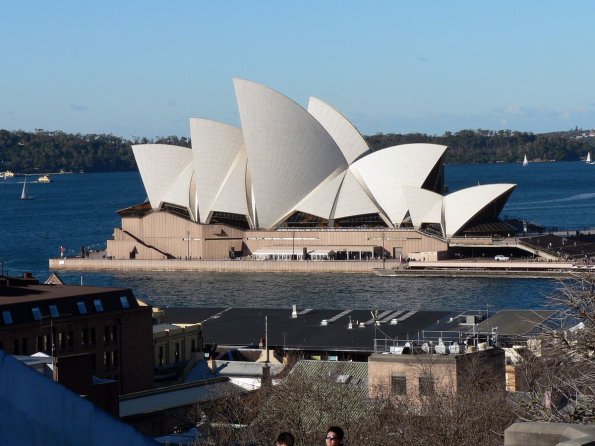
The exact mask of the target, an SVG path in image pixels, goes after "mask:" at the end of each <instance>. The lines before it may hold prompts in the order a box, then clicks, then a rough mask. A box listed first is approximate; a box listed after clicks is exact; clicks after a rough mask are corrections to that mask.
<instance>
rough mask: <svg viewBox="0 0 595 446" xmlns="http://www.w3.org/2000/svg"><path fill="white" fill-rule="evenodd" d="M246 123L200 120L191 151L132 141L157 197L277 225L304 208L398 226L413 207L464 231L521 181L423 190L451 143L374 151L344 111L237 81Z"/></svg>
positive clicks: (203, 215) (207, 212)
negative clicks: (374, 216)
mask: <svg viewBox="0 0 595 446" xmlns="http://www.w3.org/2000/svg"><path fill="white" fill-rule="evenodd" d="M234 87H235V90H236V96H237V101H238V107H239V111H240V119H241V122H242V128H241V129H239V128H235V127H232V126H230V125H227V124H223V123H219V122H215V121H211V120H206V119H197V118H192V119H191V120H190V129H191V137H192V149H188V148H186V147H178V146H171V145H164V144H143V145H134V146H133V147H132V149H133V152H134V156H135V158H136V162H137V165H138V168H139V171H140V174H141V177H142V180H143V183H144V185H145V189H146V191H147V195H148V197H149V201H150V203H151V207H153V208H159V207H160V206H161V205H162V203H163V202H168V203H172V204H176V205H178V206H182V207H184V208H187V209H188V210H189V212H190V213H191V215H192V218H193V219H195V220H196V221H199V222H201V223H209V221H210V218H211V216H212V213H213V212H215V211H219V212H230V213H235V214H243V215H246V216H247V218H248V220H249V223H250V225H251V227H260V228H267V229H269V228H274V227H275V226H277V225H279V224H280V223H282V222H283V220H284V219H285V218H287V217H288V216H290V215H291V214H292V213H293V212H295V211H301V212H306V213H308V214H312V215H316V216H319V217H321V218H324V219H328V220H335V219H342V218H346V217H351V216H357V215H364V214H374V213H378V214H379V215H380V216H381V218H382V219H383V220H384V221H385V222H386V223H387V224H389V225H393V226H398V225H399V224H400V223H401V222H402V221H403V219H404V218H405V216H406V215H407V213H409V215H410V218H411V222H412V223H413V224H414V226H417V227H419V226H420V225H422V224H423V223H436V224H440V225H441V227H442V230H443V233H444V234H445V235H446V236H452V235H455V234H457V232H459V231H460V230H461V229H462V228H463V227H464V226H465V225H467V224H468V223H469V221H470V220H471V219H472V218H473V217H474V216H475V215H477V213H479V212H481V211H482V210H483V209H484V208H486V206H489V205H490V204H491V203H492V202H493V201H494V200H497V199H498V198H500V197H502V195H503V194H507V193H509V192H510V191H512V189H513V188H514V187H515V185H513V184H493V185H484V186H477V187H472V188H469V189H464V190H461V191H458V192H455V193H452V194H450V195H448V196H446V197H443V196H441V195H440V194H436V193H434V192H430V191H427V190H424V189H422V188H421V187H422V185H423V184H424V183H425V182H426V180H427V178H428V175H430V173H431V172H432V171H433V170H434V168H435V166H436V165H437V163H440V162H441V159H442V157H443V156H444V153H445V151H446V147H445V146H441V145H435V144H405V145H400V146H394V147H388V148H386V149H382V150H378V151H376V152H371V151H370V150H369V147H368V145H367V143H366V141H365V140H364V138H363V137H362V135H361V134H360V133H359V132H358V130H357V129H356V128H355V127H354V126H353V125H352V124H351V123H350V122H349V121H348V120H347V119H346V118H345V117H344V116H343V115H342V114H341V113H339V112H338V111H337V110H335V109H334V108H333V107H331V106H329V105H328V104H325V103H324V102H323V101H321V100H319V99H316V98H310V102H309V105H308V111H306V110H305V109H304V108H302V107H301V106H299V105H298V104H296V103H295V102H293V101H292V100H290V99H288V98H287V97H285V96H283V95H282V94H280V93H278V92H276V91H274V90H271V89H270V88H267V87H265V86H263V85H260V84H257V83H255V82H251V81H246V80H242V79H234Z"/></svg>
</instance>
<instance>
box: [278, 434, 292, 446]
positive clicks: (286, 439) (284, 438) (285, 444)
mask: <svg viewBox="0 0 595 446" xmlns="http://www.w3.org/2000/svg"><path fill="white" fill-rule="evenodd" d="M293 442H294V439H293V435H291V434H290V433H289V432H281V433H280V434H279V436H277V441H276V442H275V446H293Z"/></svg>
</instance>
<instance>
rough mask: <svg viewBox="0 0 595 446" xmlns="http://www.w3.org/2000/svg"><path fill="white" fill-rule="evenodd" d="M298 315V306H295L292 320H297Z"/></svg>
mask: <svg viewBox="0 0 595 446" xmlns="http://www.w3.org/2000/svg"><path fill="white" fill-rule="evenodd" d="M297 317H298V314H297V305H296V304H293V311H292V312H291V318H292V319H297Z"/></svg>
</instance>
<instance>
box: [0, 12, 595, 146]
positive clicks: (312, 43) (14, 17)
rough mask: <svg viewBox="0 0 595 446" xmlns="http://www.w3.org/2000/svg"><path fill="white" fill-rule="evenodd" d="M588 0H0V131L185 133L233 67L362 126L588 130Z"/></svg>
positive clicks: (230, 119)
mask: <svg viewBox="0 0 595 446" xmlns="http://www.w3.org/2000/svg"><path fill="white" fill-rule="evenodd" d="M594 17H595V2H593V1H587V0H585V1H578V0H577V1H572V2H563V1H550V0H539V1H533V0H527V1H518V0H514V1H512V0H511V1H507V0H502V1H497V2H496V1H491V2H488V1H471V0H469V1H453V0H449V1H438V0H436V1H415V2H414V1H397V0H387V1H363V0H362V1H351V0H340V1H339V0H326V1H323V0H316V1H309V0H302V1H281V0H276V1H273V0H270V1H269V0H262V1H257V0H252V1H250V0H244V1H225V0H219V1H199V0H192V1H186V0H180V1H164V0H163V1H151V0H143V1H140V0H137V1H126V0H118V1H112V0H102V1H96V2H91V1H82V0H78V1H61V0H54V1H42V0H39V1H32V0H22V1H12V0H0V61H1V64H0V128H4V129H9V130H16V129H23V130H34V129H38V128H40V129H45V130H63V131H66V132H81V133H113V134H115V135H119V136H124V137H132V136H147V137H155V136H166V135H179V136H188V133H189V130H188V118H190V117H201V118H209V119H214V120H217V121H223V122H226V123H229V124H233V125H239V115H238V111H237V106H236V103H235V94H234V90H233V84H232V78H233V77H241V78H245V79H249V80H253V81H256V82H259V83H262V84H264V85H267V86H269V87H271V88H273V89H275V90H277V91H279V92H281V93H283V94H285V95H286V96H288V97H290V98H291V99H293V100H295V101H296V102H298V103H300V104H302V105H306V104H307V101H308V97H309V96H316V97H318V98H320V99H322V100H323V101H325V102H327V103H329V104H331V105H333V106H334V107H336V108H337V109H338V110H340V111H341V112H342V113H343V114H344V115H346V116H347V117H348V118H349V119H350V120H351V121H352V122H353V123H354V124H355V125H356V126H357V127H358V128H359V129H360V131H361V132H362V133H364V134H374V133H378V132H382V133H391V132H392V133H409V132H423V133H430V134H442V133H443V132H444V131H447V130H450V131H458V130H461V129H476V128H484V129H493V130H499V129H513V130H527V131H533V132H546V131H553V130H566V129H569V128H574V127H575V126H578V127H582V128H585V129H586V128H593V127H595V85H594V79H595V26H594V24H593V19H594Z"/></svg>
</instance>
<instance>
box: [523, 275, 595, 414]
mask: <svg viewBox="0 0 595 446" xmlns="http://www.w3.org/2000/svg"><path fill="white" fill-rule="evenodd" d="M551 305H552V307H553V308H554V309H556V310H557V311H558V313H557V317H556V318H555V320H554V322H555V323H553V324H552V325H551V326H549V327H547V328H544V330H543V333H542V334H541V336H540V337H539V338H538V339H537V340H536V342H535V343H533V349H532V350H533V352H534V353H535V355H534V356H531V357H529V358H527V360H526V361H525V363H524V364H523V365H522V367H520V369H519V372H520V373H517V374H518V375H519V376H520V378H521V386H522V387H523V388H522V389H521V390H524V391H525V392H524V394H521V396H520V397H519V398H518V406H517V411H518V414H519V416H520V417H521V418H522V419H524V420H528V421H553V422H565V423H593V422H595V416H594V414H595V398H594V396H595V272H592V271H588V272H583V273H579V274H576V275H575V276H573V278H572V279H571V280H569V281H566V282H564V283H562V285H561V288H560V291H559V293H558V295H557V296H555V297H554V298H553V299H552V302H551ZM517 381H518V379H517Z"/></svg>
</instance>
